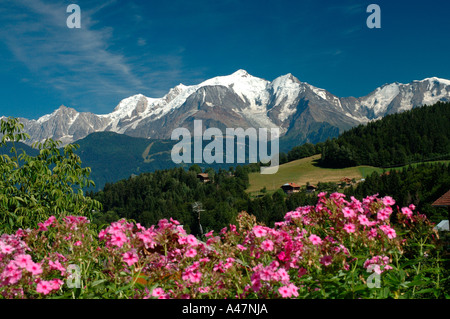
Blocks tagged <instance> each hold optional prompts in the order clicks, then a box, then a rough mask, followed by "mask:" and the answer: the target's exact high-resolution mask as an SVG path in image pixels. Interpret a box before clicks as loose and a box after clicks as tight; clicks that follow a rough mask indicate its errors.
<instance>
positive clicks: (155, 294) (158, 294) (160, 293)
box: [152, 288, 164, 297]
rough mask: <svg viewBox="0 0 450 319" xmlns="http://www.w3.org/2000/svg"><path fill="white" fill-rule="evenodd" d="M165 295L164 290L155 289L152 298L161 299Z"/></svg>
mask: <svg viewBox="0 0 450 319" xmlns="http://www.w3.org/2000/svg"><path fill="white" fill-rule="evenodd" d="M163 294H164V290H163V289H162V288H155V289H153V291H152V297H160V296H162V295H163Z"/></svg>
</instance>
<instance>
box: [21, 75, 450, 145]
mask: <svg viewBox="0 0 450 319" xmlns="http://www.w3.org/2000/svg"><path fill="white" fill-rule="evenodd" d="M437 101H450V81H449V80H445V79H439V78H435V77H432V78H427V79H424V80H421V81H413V82H411V83H409V84H401V83H392V84H385V85H383V86H381V87H380V88H377V89H376V90H374V91H373V92H372V93H370V94H368V95H367V96H364V97H359V98H354V97H337V96H335V95H333V94H331V93H330V92H328V91H326V90H324V89H321V88H317V87H314V86H312V85H310V84H308V83H306V82H300V81H299V80H298V79H297V78H296V77H294V76H293V75H292V74H287V75H283V76H280V77H278V78H276V79H274V80H273V81H267V80H264V79H261V78H258V77H254V76H252V75H250V74H248V73H247V72H246V71H244V70H238V71H236V72H235V73H233V74H231V75H228V76H218V77H215V78H212V79H209V80H206V81H204V82H202V83H200V84H198V85H192V86H185V85H183V84H179V85H177V86H176V87H174V88H172V89H171V90H170V91H169V92H168V93H167V94H166V95H165V96H163V97H162V98H149V97H146V96H144V95H142V94H137V95H134V96H131V97H128V98H126V99H123V100H122V101H120V103H119V104H118V105H117V106H116V108H115V109H114V110H113V111H112V112H111V113H109V114H102V115H96V114H93V113H87V112H83V113H79V112H77V111H76V110H74V109H72V108H68V107H65V106H61V107H60V108H59V109H57V110H55V111H54V112H53V113H51V114H48V115H44V116H42V117H41V118H39V119H37V120H28V119H21V121H22V122H23V123H24V126H25V131H26V132H28V133H29V134H30V136H31V140H29V141H28V143H29V144H31V143H33V142H35V141H42V140H44V139H46V138H49V137H51V138H53V139H58V140H61V141H62V142H63V144H68V143H72V142H74V141H77V140H79V139H81V138H84V137H85V136H87V135H89V134H90V133H93V132H99V131H112V132H116V133H121V134H127V135H130V136H135V137H145V138H161V139H170V136H171V132H172V131H173V130H174V129H175V128H177V127H186V128H188V129H189V130H191V131H192V130H193V124H192V122H193V120H194V119H201V120H203V125H204V129H206V128H207V127H217V128H219V129H222V130H223V131H225V128H227V127H230V128H237V127H242V128H244V129H246V128H248V127H255V128H259V127H265V128H272V127H278V128H279V129H280V134H281V136H282V139H281V140H282V141H284V142H285V145H286V147H287V146H289V147H292V146H294V145H298V144H301V143H304V142H312V143H315V142H318V141H322V140H325V139H326V138H328V137H334V136H337V135H338V134H339V133H341V132H342V131H343V130H346V129H349V128H351V127H353V126H355V125H358V124H361V123H367V122H368V121H370V120H374V119H377V118H381V117H383V116H385V115H387V114H391V113H396V112H401V111H405V110H410V109H411V108H414V107H418V106H421V105H424V104H433V103H435V102H437ZM282 148H283V147H282Z"/></svg>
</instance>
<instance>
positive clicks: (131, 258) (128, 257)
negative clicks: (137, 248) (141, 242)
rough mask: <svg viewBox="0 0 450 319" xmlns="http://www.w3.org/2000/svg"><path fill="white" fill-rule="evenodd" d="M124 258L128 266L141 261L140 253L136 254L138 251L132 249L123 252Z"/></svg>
mask: <svg viewBox="0 0 450 319" xmlns="http://www.w3.org/2000/svg"><path fill="white" fill-rule="evenodd" d="M122 258H123V261H124V262H125V263H127V265H128V266H131V265H133V264H135V263H136V262H138V261H139V257H138V255H136V253H135V252H132V251H130V252H126V253H124V254H122Z"/></svg>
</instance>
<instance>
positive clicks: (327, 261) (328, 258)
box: [320, 255, 333, 266]
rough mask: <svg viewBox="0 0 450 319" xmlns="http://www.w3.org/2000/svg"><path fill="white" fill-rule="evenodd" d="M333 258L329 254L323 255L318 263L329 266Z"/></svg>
mask: <svg viewBox="0 0 450 319" xmlns="http://www.w3.org/2000/svg"><path fill="white" fill-rule="evenodd" d="M332 261H333V258H332V257H331V256H328V255H327V256H323V257H322V258H320V263H321V264H322V265H324V266H329V265H331V264H332Z"/></svg>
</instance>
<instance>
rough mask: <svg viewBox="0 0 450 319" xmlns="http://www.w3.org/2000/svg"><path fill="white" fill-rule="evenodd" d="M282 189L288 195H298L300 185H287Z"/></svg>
mask: <svg viewBox="0 0 450 319" xmlns="http://www.w3.org/2000/svg"><path fill="white" fill-rule="evenodd" d="M281 189H282V190H283V191H284V192H285V193H286V194H292V193H298V192H299V191H300V185H298V184H295V183H286V184H284V185H282V186H281Z"/></svg>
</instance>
